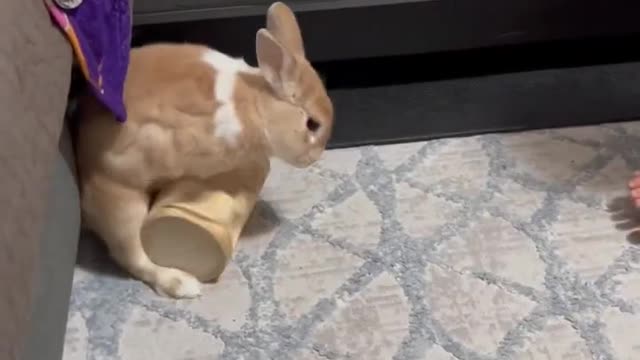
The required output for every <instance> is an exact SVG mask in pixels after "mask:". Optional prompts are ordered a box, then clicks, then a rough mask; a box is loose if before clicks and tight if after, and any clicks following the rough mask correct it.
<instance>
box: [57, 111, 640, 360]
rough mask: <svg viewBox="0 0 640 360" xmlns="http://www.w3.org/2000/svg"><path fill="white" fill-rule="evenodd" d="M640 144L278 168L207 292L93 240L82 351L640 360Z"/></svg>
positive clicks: (83, 252) (72, 332)
mask: <svg viewBox="0 0 640 360" xmlns="http://www.w3.org/2000/svg"><path fill="white" fill-rule="evenodd" d="M638 145H640V123H634V122H630V123H622V124H615V125H604V126H594V127H583V128H569V129H557V130H543V131H534V132H525V133H517V134H497V135H482V136H475V137H467V138H454V139H444V140H435V141H428V142H421V143H409V144H399V145H390V146H379V147H363V148H356V149H344V150H334V151H329V152H327V154H326V156H325V158H324V159H323V160H322V161H321V162H319V163H318V164H316V165H314V166H313V167H312V168H310V169H305V170H296V169H291V168H289V167H287V166H284V165H281V164H274V166H273V170H272V174H271V175H270V178H269V180H268V183H267V185H266V186H265V189H264V191H263V195H262V199H263V200H262V201H261V202H260V203H259V204H258V205H257V209H256V211H255V214H254V215H253V216H252V218H251V220H250V223H249V224H248V225H247V229H246V231H245V234H244V235H243V237H242V238H241V240H240V242H239V245H238V246H239V248H238V249H237V253H236V255H235V258H234V261H233V263H232V264H231V265H230V266H229V268H228V269H227V270H226V272H225V274H224V275H223V277H222V279H221V280H220V282H219V283H218V284H211V285H205V287H204V290H203V296H202V297H201V298H199V299H195V300H180V301H175V300H171V299H166V298H163V297H159V296H157V295H156V294H155V293H153V291H151V290H150V289H149V288H148V287H146V286H145V285H143V284H142V283H140V282H138V281H134V280H131V279H129V278H127V277H126V276H124V275H123V274H122V272H120V271H119V270H118V269H116V268H115V266H114V265H113V264H112V262H111V261H110V260H109V259H108V258H107V257H106V255H105V250H104V248H103V247H102V246H101V245H99V242H97V241H95V240H93V239H89V238H87V237H85V238H84V239H83V240H82V241H81V248H80V251H79V258H78V263H79V264H78V266H77V269H76V272H75V277H74V288H73V293H72V299H71V310H70V313H69V325H68V332H67V337H66V343H65V356H64V359H66V360H75V359H172V360H173V359H429V360H441V359H470V360H471V359H472V360H476V359H477V360H485V359H487V360H488V359H620V360H622V359H640V336H638V331H637V330H640V250H639V249H638V246H636V245H634V242H635V241H636V236H635V233H634V229H635V226H636V225H638V224H640V222H639V221H638V214H637V213H636V212H635V211H634V210H633V209H631V207H630V202H629V201H628V200H627V199H626V198H625V196H626V182H627V180H628V178H629V176H630V174H631V172H632V170H633V169H634V168H636V167H640V153H639V149H640V146H638Z"/></svg>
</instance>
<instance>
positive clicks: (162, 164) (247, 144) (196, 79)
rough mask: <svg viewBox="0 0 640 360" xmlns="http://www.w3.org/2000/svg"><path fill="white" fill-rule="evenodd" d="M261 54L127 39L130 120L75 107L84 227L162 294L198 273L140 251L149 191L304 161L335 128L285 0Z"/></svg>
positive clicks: (192, 284) (91, 105)
mask: <svg viewBox="0 0 640 360" xmlns="http://www.w3.org/2000/svg"><path fill="white" fill-rule="evenodd" d="M256 53H257V58H258V64H259V66H258V68H254V67H251V66H249V65H247V64H246V63H245V62H244V61H243V60H241V59H234V58H231V57H229V56H227V55H225V54H222V53H220V52H217V51H215V50H212V49H209V48H207V47H204V46H199V45H191V44H156V45H148V46H143V47H140V48H137V49H133V50H132V51H131V60H130V61H131V62H130V65H129V69H128V75H127V79H126V84H125V95H124V97H125V104H126V107H127V113H128V118H127V121H126V122H125V123H124V124H119V123H117V122H116V121H115V119H114V118H113V116H112V115H111V114H110V113H108V112H107V111H105V110H104V108H102V107H101V106H99V105H98V104H97V101H96V100H95V99H93V98H88V99H86V101H85V102H84V104H83V106H82V110H81V117H82V118H81V121H80V128H79V132H78V147H77V153H78V165H79V172H80V182H81V193H82V210H83V216H84V221H85V225H86V226H87V227H89V228H90V229H92V230H93V231H95V232H97V233H98V234H99V235H100V236H101V237H102V238H103V240H104V241H105V242H106V244H107V246H108V248H109V251H110V253H111V255H112V257H113V258H114V259H115V260H116V261H117V262H118V263H119V264H120V265H121V266H122V267H124V268H125V269H126V270H127V271H129V272H130V273H131V274H132V275H133V276H134V277H136V278H138V279H141V280H143V281H145V282H147V283H148V284H150V285H151V286H153V287H154V288H155V289H156V290H157V291H159V292H161V293H164V294H167V295H170V296H173V297H178V298H182V297H195V296H198V295H199V294H200V283H199V282H198V280H196V279H195V278H194V277H193V276H192V275H190V274H187V273H185V272H183V271H181V270H177V269H172V268H166V267H161V266H158V265H156V264H154V263H153V262H152V261H151V260H150V259H149V258H148V257H147V254H145V252H144V249H143V247H142V245H141V241H140V228H141V225H142V223H143V221H144V219H145V217H146V216H147V212H148V210H149V207H150V202H151V200H152V196H153V194H154V193H156V192H157V191H159V190H160V189H162V188H163V187H164V186H167V184H169V183H171V182H173V181H176V180H179V179H184V178H189V177H191V178H201V179H206V178H209V177H211V176H213V175H215V174H219V173H222V172H226V171H229V170H231V169H234V168H236V167H238V166H240V165H242V164H246V163H247V162H250V161H265V160H266V159H267V158H270V157H276V158H280V159H282V160H284V161H285V162H287V163H289V164H291V165H293V166H296V167H305V166H308V165H310V164H312V163H313V162H315V161H316V160H318V159H319V158H320V156H321V154H322V152H323V150H324V148H325V145H326V143H327V140H328V139H329V136H330V135H331V129H332V125H333V106H332V103H331V100H330V99H329V97H328V96H327V92H326V89H325V88H324V85H323V83H322V82H321V80H320V78H319V77H318V74H317V73H316V71H315V70H314V69H313V68H312V66H311V65H310V63H309V61H308V60H307V59H306V58H305V52H304V46H303V42H302V36H301V33H300V29H299V27H298V23H297V21H296V18H295V16H294V14H293V12H292V11H291V10H290V9H289V8H288V7H287V6H286V5H284V4H283V3H274V4H273V5H271V7H270V8H269V10H268V14H267V26H266V29H260V30H259V31H258V32H257V35H256Z"/></svg>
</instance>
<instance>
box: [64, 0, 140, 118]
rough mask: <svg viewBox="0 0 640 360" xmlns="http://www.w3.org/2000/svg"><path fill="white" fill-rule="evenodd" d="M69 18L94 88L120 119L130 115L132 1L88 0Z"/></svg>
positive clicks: (70, 13) (67, 10)
mask: <svg viewBox="0 0 640 360" xmlns="http://www.w3.org/2000/svg"><path fill="white" fill-rule="evenodd" d="M58 9H60V10H62V11H63V12H64V13H65V14H66V15H67V17H68V19H69V23H70V25H71V27H72V28H73V30H74V33H75V35H76V37H77V39H78V43H79V45H80V48H81V52H82V55H83V56H84V59H85V62H86V67H87V70H88V72H89V77H90V79H87V80H89V82H90V83H91V85H92V86H91V87H92V89H93V90H94V93H95V95H96V96H97V97H98V99H100V100H101V102H102V103H103V104H104V105H105V106H106V107H107V108H109V109H110V110H111V111H112V112H113V114H114V115H115V116H116V119H118V121H121V122H124V121H125V120H126V118H127V115H126V109H125V106H124V81H125V77H126V75H127V67H128V65H129V50H130V46H131V14H130V7H129V0H84V1H83V2H82V4H80V6H78V7H77V8H75V9H63V8H58Z"/></svg>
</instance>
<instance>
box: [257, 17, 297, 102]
mask: <svg viewBox="0 0 640 360" xmlns="http://www.w3.org/2000/svg"><path fill="white" fill-rule="evenodd" d="M256 55H257V58H258V66H259V67H260V70H261V71H262V74H263V75H264V77H265V79H267V81H268V82H269V84H270V85H271V86H272V87H273V88H274V89H275V90H277V91H283V90H284V88H283V87H284V84H285V83H287V81H288V79H287V78H288V74H289V73H291V72H292V71H293V68H294V65H295V61H296V60H295V58H294V57H293V55H292V54H291V53H290V52H289V50H288V49H286V48H285V47H283V46H282V45H281V44H280V43H279V42H278V40H276V38H275V37H274V36H273V35H271V33H270V32H269V31H268V30H266V29H260V30H258V33H257V34H256Z"/></svg>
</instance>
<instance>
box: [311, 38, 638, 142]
mask: <svg viewBox="0 0 640 360" xmlns="http://www.w3.org/2000/svg"><path fill="white" fill-rule="evenodd" d="M637 43H639V40H638V39H636V38H634V37H625V38H610V39H600V40H583V41H574V42H557V43H548V44H538V45H528V46H512V47H503V48H494V49H484V50H474V51H464V52H456V53H441V54H429V55H419V56H407V57H393V58H380V59H368V60H356V61H349V62H345V61H339V62H330V63H319V64H318V65H317V66H318V68H319V70H320V72H321V73H322V74H323V75H324V76H325V78H326V82H327V86H328V88H329V89H330V95H331V97H332V98H333V100H334V103H335V107H336V114H337V116H336V125H335V132H334V136H333V138H332V142H331V147H345V146H356V145H366V144H384V143H394V142H404V141H415V140H426V139H434V138H441V137H450V136H461V135H475V134H481V133H487V132H503V131H520V130H531V129H540V128H553V127H565V126H579V125H590V124H600V123H606V122H614V121H624V120H631V119H636V118H640V47H637V46H635V45H634V44H637Z"/></svg>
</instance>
